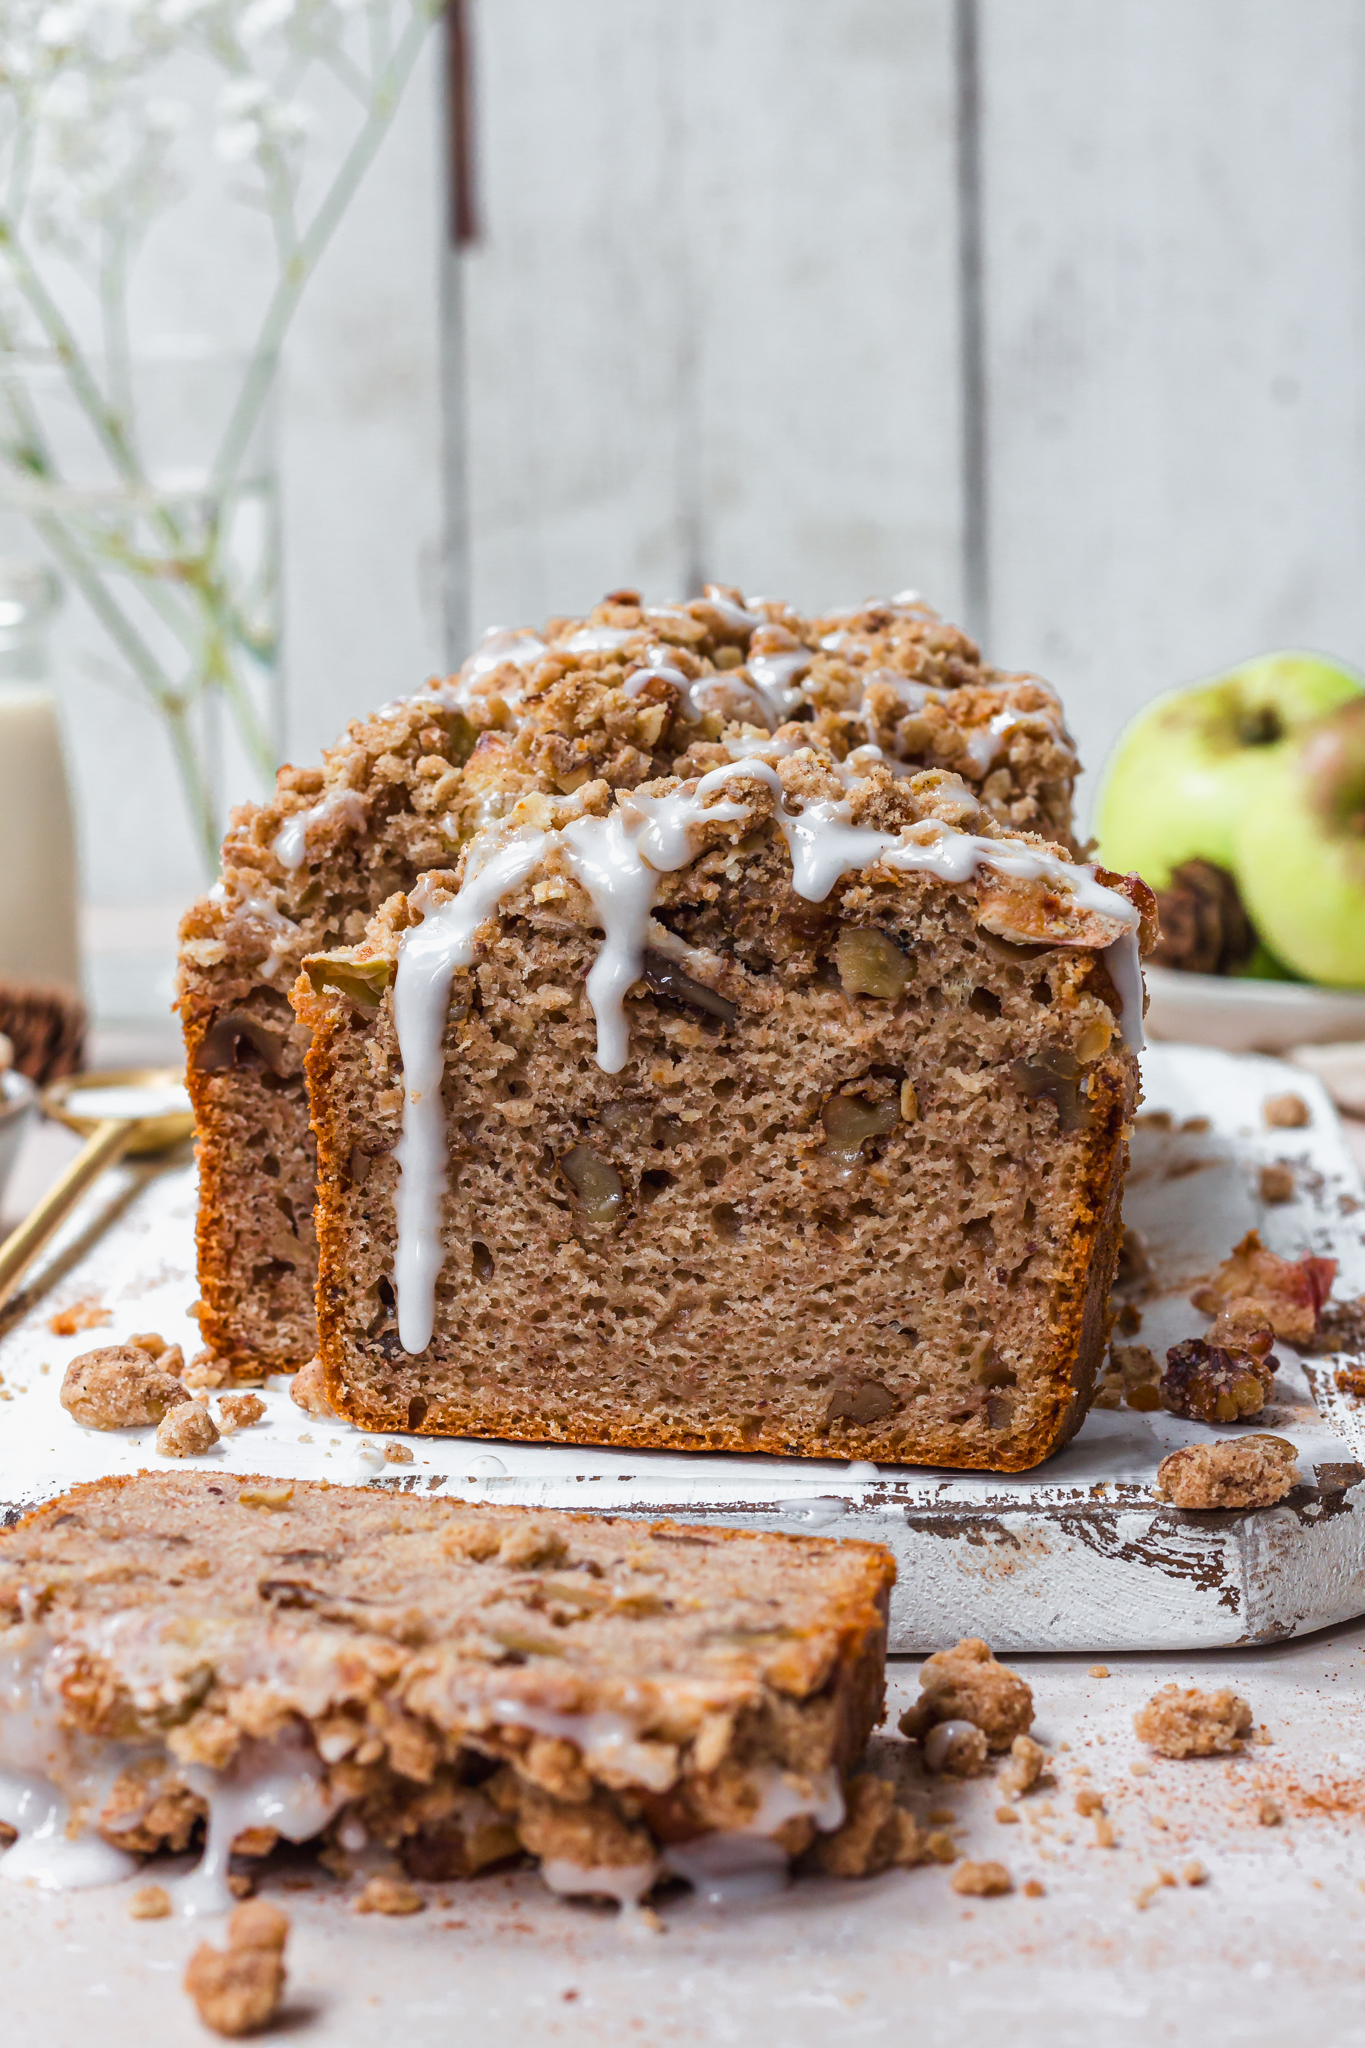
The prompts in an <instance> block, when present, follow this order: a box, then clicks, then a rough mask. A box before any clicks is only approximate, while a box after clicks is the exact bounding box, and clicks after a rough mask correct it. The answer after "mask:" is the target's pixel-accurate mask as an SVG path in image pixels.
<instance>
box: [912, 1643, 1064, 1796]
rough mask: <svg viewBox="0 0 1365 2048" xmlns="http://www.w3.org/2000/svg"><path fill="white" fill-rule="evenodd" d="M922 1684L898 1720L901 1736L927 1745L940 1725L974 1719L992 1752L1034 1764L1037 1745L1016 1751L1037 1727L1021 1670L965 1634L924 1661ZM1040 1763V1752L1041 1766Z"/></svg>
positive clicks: (1039, 1752) (1030, 1696)
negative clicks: (1002, 1751)
mask: <svg viewBox="0 0 1365 2048" xmlns="http://www.w3.org/2000/svg"><path fill="white" fill-rule="evenodd" d="M919 1682H920V1695H919V1698H918V1699H917V1700H916V1702H915V1704H914V1705H913V1706H911V1707H907V1708H906V1710H905V1712H904V1713H903V1714H902V1715H901V1717H900V1731H901V1733H902V1735H907V1736H909V1737H910V1738H911V1739H912V1740H913V1741H916V1742H923V1741H924V1739H925V1737H926V1736H927V1735H928V1734H929V1732H930V1730H931V1729H932V1728H934V1727H936V1726H937V1725H938V1724H939V1723H940V1722H942V1721H970V1722H971V1723H972V1724H973V1726H975V1727H977V1728H979V1729H980V1730H981V1732H982V1734H983V1735H984V1736H985V1738H986V1742H987V1745H988V1747H989V1748H991V1749H993V1750H1006V1749H1008V1750H1011V1751H1012V1753H1013V1755H1014V1756H1015V1757H1016V1758H1017V1759H1018V1760H1019V1761H1020V1763H1021V1765H1024V1766H1025V1767H1027V1765H1029V1764H1031V1763H1032V1761H1033V1752H1034V1751H1035V1750H1037V1749H1038V1746H1037V1744H1036V1743H1031V1744H1030V1745H1029V1747H1028V1748H1027V1749H1026V1750H1024V1751H1020V1750H1019V1749H1018V1747H1017V1741H1018V1738H1020V1737H1023V1738H1025V1740H1026V1741H1027V1738H1028V1730H1029V1729H1030V1728H1031V1727H1032V1725H1033V1691H1032V1688H1031V1687H1030V1686H1029V1684H1028V1683H1027V1681H1026V1680H1025V1679H1022V1678H1021V1677H1020V1676H1019V1674H1018V1672H1017V1671H1011V1670H1010V1669H1009V1668H1008V1666H1006V1665H1004V1664H1001V1663H999V1662H998V1661H997V1660H996V1658H995V1656H994V1655H993V1654H992V1652H991V1649H990V1647H989V1645H988V1644H986V1643H984V1642H983V1641H982V1640H981V1638H980V1637H979V1636H966V1637H964V1638H963V1640H962V1641H961V1642H960V1643H955V1644H954V1645H953V1647H952V1649H951V1650H936V1651H935V1652H934V1654H933V1655H932V1656H931V1657H926V1658H925V1660H924V1662H923V1664H922V1665H921V1666H920V1674H919ZM1041 1760H1042V1752H1041V1750H1038V1762H1039V1766H1040V1768H1041ZM1036 1776H1037V1773H1036V1772H1035V1773H1034V1777H1036ZM1032 1782H1033V1779H1030V1780H1029V1783H1032Z"/></svg>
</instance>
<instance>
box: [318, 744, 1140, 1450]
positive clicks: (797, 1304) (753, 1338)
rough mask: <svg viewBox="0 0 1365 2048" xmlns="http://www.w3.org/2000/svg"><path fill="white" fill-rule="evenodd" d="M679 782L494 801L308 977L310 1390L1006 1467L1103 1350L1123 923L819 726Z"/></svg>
mask: <svg viewBox="0 0 1365 2048" xmlns="http://www.w3.org/2000/svg"><path fill="white" fill-rule="evenodd" d="M675 765H676V772H675V773H674V774H672V775H670V776H667V777H664V778H661V779H656V780H654V781H651V782H648V783H645V784H643V785H640V786H637V787H636V788H634V789H632V790H629V791H623V790H619V789H613V788H612V787H611V786H610V785H609V783H608V782H607V781H606V779H605V778H601V777H597V778H594V779H592V780H590V781H587V782H585V783H583V784H581V785H580V786H579V787H578V788H576V789H575V790H574V791H573V793H572V794H570V795H560V796H555V797H551V796H547V795H544V794H540V793H528V794H526V795H524V796H522V797H521V798H520V799H519V800H518V801H517V802H516V803H515V804H510V805H509V806H508V807H507V808H506V809H505V811H504V812H503V814H502V815H501V816H499V817H497V818H496V819H494V820H493V821H492V822H491V823H489V824H488V825H486V826H485V827H484V828H483V829H482V830H481V831H480V832H479V833H478V834H476V835H475V836H474V838H473V839H471V840H470V841H468V842H467V843H466V845H465V847H464V850H463V852H462V854H461V856H460V859H459V862H458V864H457V865H456V866H455V867H453V868H451V869H447V870H443V871H440V872H434V873H430V874H428V875H426V876H424V877H423V879H422V880H421V881H420V883H419V884H418V885H417V886H416V888H414V889H412V890H409V891H407V892H405V893H398V894H395V896H394V897H393V898H392V899H391V900H390V901H389V902H388V903H387V904H386V905H385V906H384V908H383V909H382V910H381V911H380V912H379V913H378V914H377V915H376V917H375V918H374V919H373V920H372V922H371V924H370V926H369V929H368V932H367V934H366V936H365V939H364V940H363V941H362V942H361V943H360V944H358V945H356V946H352V947H349V948H334V949H330V950H328V951H325V952H322V953H319V954H315V955H312V956H310V957H309V959H308V960H307V962H306V963H305V972H304V973H303V974H302V975H301V976H300V977H299V980H298V982H297V983H296V985H295V991H294V1000H295V1004H296V1007H297V1010H298V1014H299V1017H300V1019H301V1021H302V1023H303V1025H304V1027H305V1029H306V1031H307V1033H308V1034H309V1035H310V1038H311V1046H310V1050H309V1053H308V1079H309V1087H310V1091H311V1098H312V1105H313V1121H314V1128H315V1131H316V1134H317V1140H318V1162H319V1183H318V1185H319V1199H318V1210H317V1215H318V1232H319V1239H320V1245H321V1264H320V1274H319V1288H318V1301H319V1317H320V1349H321V1357H322V1361H323V1365H324V1369H325V1373H326V1383H327V1390H328V1395H329V1398H330V1399H331V1401H332V1402H333V1404H334V1406H335V1407H336V1408H337V1409H338V1410H339V1412H340V1413H341V1414H343V1415H345V1416H348V1417H350V1418H351V1420H353V1421H354V1422H356V1423H358V1424H360V1425H362V1426H363V1427H365V1428H368V1429H409V1430H428V1431H433V1432H438V1433H444V1434H453V1435H467V1436H476V1437H479V1436H481V1437H508V1438H522V1439H533V1440H558V1441H564V1442H574V1443H595V1444H618V1445H632V1446H649V1447H656V1448H673V1449H687V1450H693V1449H696V1450H700V1449H709V1450H717V1449H722V1450H736V1451H750V1452H776V1453H785V1454H787V1455H799V1456H808V1457H842V1458H858V1459H873V1460H876V1461H878V1462H882V1461H890V1462H897V1463H923V1464H935V1465H954V1466H976V1467H984V1468H987V1469H990V1470H995V1471H1014V1470H1020V1469H1023V1468H1025V1467H1028V1466H1032V1465H1035V1464H1037V1463H1038V1462H1039V1461H1040V1460H1041V1459H1043V1458H1045V1457H1047V1456H1048V1455H1049V1454H1050V1453H1051V1452H1052V1451H1054V1450H1056V1449H1057V1448H1058V1447H1059V1445H1061V1444H1062V1443H1064V1442H1065V1441H1066V1439H1067V1437H1068V1436H1069V1435H1070V1433H1071V1432H1072V1431H1073V1430H1074V1429H1075V1428H1076V1427H1077V1425H1078V1423H1079V1421H1080V1419H1081V1417H1082V1416H1083V1415H1084V1413H1085V1409H1086V1405H1087V1402H1088V1399H1089V1395H1090V1392H1091V1388H1092V1385H1093V1379H1094V1374H1095V1369H1096V1366H1097V1363H1098V1360H1099V1358H1100V1356H1101V1353H1102V1350H1103V1346H1104V1341H1105V1335H1106V1303H1107V1298H1108V1293H1109V1288H1110V1284H1111V1281H1112V1278H1113V1273H1114V1267H1115V1262H1116V1258H1117V1251H1118V1240H1119V1196H1120V1189H1121V1183H1122V1174H1123V1166H1124V1160H1125V1156H1126V1143H1125V1141H1126V1133H1127V1128H1128V1125H1129V1121H1130V1119H1131V1117H1132V1115H1133V1112H1134V1108H1135V1105H1136V1102H1137V1095H1138V1070H1137V1062H1136V1057H1135V1050H1136V1048H1137V1047H1138V1046H1139V1044H1140V1033H1141V1016H1142V1005H1143V995H1142V980H1141V972H1140V967H1139V955H1140V951H1141V948H1142V946H1143V944H1144V943H1150V939H1151V936H1152V929H1153V921H1152V917H1151V897H1150V893H1149V892H1147V891H1146V890H1145V889H1144V888H1143V885H1142V884H1141V883H1139V882H1137V881H1136V880H1135V879H1131V878H1130V879H1129V880H1128V881H1127V882H1122V881H1120V878H1118V877H1116V876H1106V875H1103V874H1097V873H1096V872H1095V871H1093V870H1092V869H1091V868H1089V867H1087V866H1085V865H1083V864H1082V863H1080V862H1079V861H1078V860H1076V859H1075V858H1073V857H1072V856H1071V855H1069V854H1068V853H1067V851H1066V850H1065V849H1064V848H1062V847H1061V846H1058V845H1055V844H1051V843H1049V842H1048V841H1047V840H1045V839H1043V838H1041V837H1038V836H1036V835H1031V836H1025V835H1021V834H1018V833H1015V832H1013V831H1011V830H1009V829H1007V828H1006V827H1005V826H1003V825H1001V824H999V823H998V822H997V821H996V819H995V818H994V817H993V816H992V814H991V813H990V812H989V810H988V809H987V808H986V807H985V805H984V804H983V802H982V800H981V797H980V796H979V795H978V794H977V793H975V792H974V791H973V790H972V789H971V788H970V787H969V786H968V785H967V784H965V783H964V782H963V781H962V780H961V779H959V778H958V777H956V776H953V775H950V774H947V773H945V772H944V771H943V770H939V769H931V770H920V771H907V769H906V767H905V766H904V765H903V764H901V763H900V762H898V761H892V760H889V759H887V758H885V757H884V756H869V755H858V754H857V753H847V754H842V755H841V754H840V753H839V752H838V751H837V749H836V747H835V746H834V745H832V744H831V743H829V742H828V741H824V740H821V739H819V738H817V737H815V736H814V735H813V731H812V726H811V724H810V723H809V722H804V723H803V722H794V723H789V724H787V725H784V726H781V727H780V728H779V730H778V732H777V734H776V735H774V736H773V737H771V738H770V739H767V740H765V739H764V738H763V737H762V736H761V735H755V734H752V733H735V732H733V731H732V732H731V733H730V734H729V735H728V736H727V737H726V738H725V739H723V740H721V741H719V742H715V743H707V744H705V745H700V746H694V747H693V748H692V749H691V750H690V752H689V753H688V754H687V755H686V756H684V757H683V758H682V759H681V760H680V761H679V762H678V763H677V764H675Z"/></svg>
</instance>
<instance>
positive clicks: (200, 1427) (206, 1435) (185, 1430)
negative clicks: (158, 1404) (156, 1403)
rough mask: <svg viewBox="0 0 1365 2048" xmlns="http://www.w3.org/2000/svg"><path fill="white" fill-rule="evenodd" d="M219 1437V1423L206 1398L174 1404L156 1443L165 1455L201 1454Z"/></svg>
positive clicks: (160, 1428) (183, 1456)
mask: <svg viewBox="0 0 1365 2048" xmlns="http://www.w3.org/2000/svg"><path fill="white" fill-rule="evenodd" d="M217 1441H218V1425H217V1423H216V1422H215V1421H214V1419H213V1417H212V1416H211V1415H210V1414H209V1408H208V1402H207V1401H184V1402H182V1403H181V1404H180V1406H179V1407H178V1408H172V1410H171V1412H170V1414H169V1415H167V1416H166V1418H165V1419H164V1421H163V1422H161V1423H160V1425H159V1426H158V1428H157V1432H156V1447H157V1449H158V1451H159V1452H160V1453H161V1455H162V1457H163V1458H201V1457H202V1456H203V1455H204V1453H205V1451H211V1450H212V1449H213V1446H214V1445H215V1444H216V1443H217Z"/></svg>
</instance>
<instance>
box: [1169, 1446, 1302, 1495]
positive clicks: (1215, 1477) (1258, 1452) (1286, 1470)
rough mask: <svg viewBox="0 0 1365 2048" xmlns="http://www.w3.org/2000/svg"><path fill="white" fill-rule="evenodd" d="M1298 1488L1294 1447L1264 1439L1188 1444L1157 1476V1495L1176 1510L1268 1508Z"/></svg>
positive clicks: (1173, 1452)
mask: <svg viewBox="0 0 1365 2048" xmlns="http://www.w3.org/2000/svg"><path fill="white" fill-rule="evenodd" d="M1298 1483H1299V1468H1298V1465H1297V1463H1296V1453H1295V1450H1294V1446H1293V1444H1291V1443H1290V1442H1288V1440H1287V1439H1286V1438H1284V1437H1282V1436H1265V1435H1262V1434H1257V1435H1255V1436H1241V1437H1224V1438H1223V1439H1221V1441H1219V1442H1218V1443H1213V1444H1187V1445H1186V1446H1185V1448H1184V1449H1183V1450H1179V1451H1172V1452H1171V1454H1170V1456H1169V1457H1167V1458H1163V1459H1162V1461H1161V1464H1160V1465H1159V1467H1158V1468H1157V1475H1156V1490H1157V1492H1158V1494H1160V1495H1162V1496H1163V1497H1164V1498H1165V1499H1166V1500H1169V1501H1171V1502H1172V1503H1173V1504H1174V1505H1175V1506H1176V1507H1178V1508H1266V1507H1271V1506H1272V1505H1273V1504H1274V1503H1275V1502H1276V1501H1277V1500H1283V1499H1284V1497H1285V1495H1286V1494H1287V1493H1288V1492H1290V1490H1291V1489H1292V1488H1293V1487H1295V1486H1297V1485H1298Z"/></svg>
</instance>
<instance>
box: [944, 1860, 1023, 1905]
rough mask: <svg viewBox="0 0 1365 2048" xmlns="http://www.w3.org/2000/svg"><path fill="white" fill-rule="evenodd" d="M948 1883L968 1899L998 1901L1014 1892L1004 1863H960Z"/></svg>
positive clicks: (1012, 1881)
mask: <svg viewBox="0 0 1365 2048" xmlns="http://www.w3.org/2000/svg"><path fill="white" fill-rule="evenodd" d="M948 1882H949V1884H950V1885H951V1886H952V1888H953V1890H954V1891H955V1892H961V1893H962V1895H963V1897H964V1898H968V1899H998V1898H1002V1897H1003V1896H1004V1894H1005V1893H1006V1892H1012V1891H1013V1890H1014V1879H1013V1878H1012V1877H1011V1876H1010V1874H1009V1872H1008V1870H1006V1868H1005V1866H1004V1864H1003V1863H959V1865H958V1867H957V1869H956V1870H955V1871H954V1872H953V1874H952V1876H951V1877H950V1878H949V1880H948Z"/></svg>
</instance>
